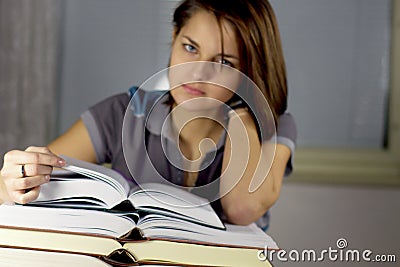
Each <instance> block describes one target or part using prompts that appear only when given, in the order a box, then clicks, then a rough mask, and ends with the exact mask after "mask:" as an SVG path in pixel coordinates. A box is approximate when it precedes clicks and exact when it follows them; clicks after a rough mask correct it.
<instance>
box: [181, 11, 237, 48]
mask: <svg viewBox="0 0 400 267" xmlns="http://www.w3.org/2000/svg"><path fill="white" fill-rule="evenodd" d="M221 34H222V38H223V42H222V38H221ZM180 35H181V36H185V37H190V39H192V40H193V41H195V42H196V43H198V44H199V45H203V46H206V45H207V46H216V48H218V50H221V44H223V45H224V49H223V50H224V54H234V55H236V56H238V44H237V39H236V32H235V30H234V27H233V26H232V25H231V24H230V23H229V22H227V21H226V20H224V19H222V20H221V21H220V23H219V22H218V20H217V18H216V17H215V15H214V14H212V13H211V12H207V11H204V10H199V11H196V12H195V13H194V14H193V15H192V16H191V17H190V18H189V19H188V21H187V22H186V23H185V25H184V26H183V28H182V29H181V30H180ZM216 48H215V49H216Z"/></svg>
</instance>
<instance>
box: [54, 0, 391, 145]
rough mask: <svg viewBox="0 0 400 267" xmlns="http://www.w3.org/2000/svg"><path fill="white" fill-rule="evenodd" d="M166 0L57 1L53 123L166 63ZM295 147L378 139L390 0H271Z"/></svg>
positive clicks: (64, 122) (66, 122) (67, 120)
mask: <svg viewBox="0 0 400 267" xmlns="http://www.w3.org/2000/svg"><path fill="white" fill-rule="evenodd" d="M176 2H177V1H175V0H168V1H167V0H164V1H159V0H113V1H109V0H68V1H65V5H66V8H65V28H64V49H63V51H64V52H63V71H62V73H61V78H62V81H61V90H62V91H61V98H60V100H61V103H60V130H65V129H66V128H68V127H69V126H70V124H71V123H72V122H73V121H74V120H76V119H77V118H78V117H79V115H80V114H81V112H82V111H84V110H85V109H86V108H87V107H88V106H90V105H92V104H94V103H96V102H98V101H99V100H100V99H103V98H104V97H106V96H109V95H111V94H114V93H117V92H123V91H125V90H127V89H128V88H129V87H130V86H131V85H134V84H135V85H138V84H140V83H141V82H143V81H144V80H145V79H147V78H149V77H150V76H151V75H152V74H154V73H155V72H156V71H158V70H160V69H162V68H164V67H166V66H167V59H168V48H169V42H170V37H171V28H170V20H171V17H170V16H169V15H167V14H169V12H170V11H171V9H172V8H173V7H174V6H175V4H176ZM271 3H272V4H273V6H274V8H275V11H276V13H277V16H278V20H279V23H280V28H281V34H282V39H283V46H284V51H285V56H286V61H287V69H288V82H289V110H290V111H291V112H292V113H293V114H294V116H295V118H296V121H297V125H298V132H299V138H298V144H299V146H339V147H374V148H376V147H381V146H382V143H383V140H384V133H385V132H384V126H385V111H386V101H387V92H388V88H389V87H388V81H389V69H388V67H389V44H390V4H391V0H379V1H376V0H334V1H332V0H271Z"/></svg>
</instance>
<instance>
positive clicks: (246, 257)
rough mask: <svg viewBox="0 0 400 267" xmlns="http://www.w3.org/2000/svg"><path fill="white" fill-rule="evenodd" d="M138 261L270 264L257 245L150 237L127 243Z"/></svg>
mask: <svg viewBox="0 0 400 267" xmlns="http://www.w3.org/2000/svg"><path fill="white" fill-rule="evenodd" d="M124 248H126V249H128V250H129V251H130V252H131V253H132V254H133V255H134V256H135V258H136V259H137V260H138V262H139V263H141V262H143V263H146V262H153V263H161V262H162V263H172V264H177V265H179V264H186V265H198V266H240V267H243V266H263V267H265V266H271V265H270V263H269V262H268V261H260V260H259V259H258V257H257V253H258V250H257V249H245V248H228V247H216V246H204V245H196V244H185V243H178V242H168V241H159V240H153V241H152V240H150V241H147V242H132V243H127V244H125V245H124Z"/></svg>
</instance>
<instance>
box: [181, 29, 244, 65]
mask: <svg viewBox="0 0 400 267" xmlns="http://www.w3.org/2000/svg"><path fill="white" fill-rule="evenodd" d="M182 37H183V38H186V39H187V40H188V41H189V42H190V43H192V44H193V45H195V46H196V47H200V45H199V44H198V43H197V42H196V41H195V40H193V39H192V38H190V37H189V36H187V35H183V36H182ZM217 56H219V57H224V58H233V59H236V60H239V57H238V56H235V55H230V54H222V53H220V54H218V55H217Z"/></svg>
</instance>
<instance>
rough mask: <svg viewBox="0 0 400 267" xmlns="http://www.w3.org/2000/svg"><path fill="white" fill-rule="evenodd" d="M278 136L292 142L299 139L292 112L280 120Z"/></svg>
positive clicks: (280, 117) (286, 113)
mask: <svg viewBox="0 0 400 267" xmlns="http://www.w3.org/2000/svg"><path fill="white" fill-rule="evenodd" d="M277 134H278V136H281V137H286V138H289V139H290V140H292V141H296V139H297V127H296V122H295V119H294V117H293V115H292V114H291V113H290V112H285V113H283V114H281V115H280V116H279V118H278V127H277Z"/></svg>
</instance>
